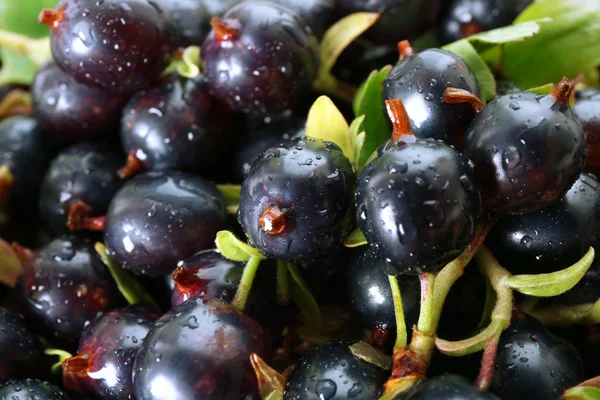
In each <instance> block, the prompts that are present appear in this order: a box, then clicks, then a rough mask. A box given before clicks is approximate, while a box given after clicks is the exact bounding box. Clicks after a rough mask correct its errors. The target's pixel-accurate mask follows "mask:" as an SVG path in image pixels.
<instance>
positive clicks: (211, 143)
mask: <svg viewBox="0 0 600 400" xmlns="http://www.w3.org/2000/svg"><path fill="white" fill-rule="evenodd" d="M233 118H234V117H233V115H232V113H231V112H230V111H229V108H228V107H227V106H225V105H224V104H223V103H221V102H219V101H217V100H215V99H214V98H213V97H211V96H210V95H209V94H208V93H207V89H206V85H205V83H204V81H203V79H202V77H199V78H197V79H190V80H187V82H184V83H182V82H181V81H180V80H179V78H178V77H176V76H171V77H169V78H167V79H165V80H163V82H161V83H160V84H159V85H157V86H155V87H153V88H151V89H147V90H144V91H141V92H139V93H137V94H136V95H135V96H134V97H133V98H132V99H131V101H130V102H129V103H128V104H127V106H126V107H125V109H124V110H123V119H122V122H121V143H122V145H123V148H124V149H125V152H126V153H128V154H133V155H135V156H136V157H137V158H138V159H139V160H140V161H141V163H142V164H143V166H144V169H146V170H148V171H163V170H183V171H189V172H195V173H199V174H200V175H201V176H207V175H211V173H212V174H213V175H214V174H215V172H214V171H215V169H218V168H215V166H217V165H219V164H221V163H223V164H226V162H225V161H224V159H225V157H227V155H228V152H230V151H231V150H230V149H229V148H228V146H227V145H228V144H230V143H231V142H232V135H233V133H234V132H232V126H233Z"/></svg>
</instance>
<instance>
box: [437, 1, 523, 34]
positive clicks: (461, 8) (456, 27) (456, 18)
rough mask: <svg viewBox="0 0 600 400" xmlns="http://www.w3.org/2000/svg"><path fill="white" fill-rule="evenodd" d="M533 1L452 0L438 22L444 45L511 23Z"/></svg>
mask: <svg viewBox="0 0 600 400" xmlns="http://www.w3.org/2000/svg"><path fill="white" fill-rule="evenodd" d="M532 2H533V0H451V1H450V2H449V4H448V5H447V6H446V7H445V10H444V12H443V16H442V18H441V21H440V22H439V23H438V37H439V39H440V41H441V43H442V44H447V43H451V42H454V41H457V40H460V39H462V38H465V37H468V36H471V35H474V34H477V33H480V32H485V31H489V30H492V29H496V28H501V27H503V26H507V25H510V24H512V22H513V21H514V20H515V18H517V16H518V15H519V14H520V13H521V11H523V10H524V9H525V8H526V7H527V6H528V5H529V4H531V3H532Z"/></svg>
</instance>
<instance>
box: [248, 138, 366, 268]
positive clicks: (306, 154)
mask: <svg viewBox="0 0 600 400" xmlns="http://www.w3.org/2000/svg"><path fill="white" fill-rule="evenodd" d="M354 179H355V174H354V170H353V167H352V165H351V164H350V162H349V161H348V159H347V158H346V157H345V156H344V154H343V153H342V151H341V150H340V148H339V147H338V146H337V145H335V144H333V143H329V142H323V141H322V140H320V139H312V138H306V137H301V138H297V139H293V140H289V141H286V142H284V143H282V144H280V145H278V146H275V147H272V148H270V149H269V150H267V151H265V152H264V153H263V154H262V155H261V156H260V157H259V158H258V159H257V160H256V161H255V162H254V164H252V167H251V168H250V170H249V171H248V173H247V174H246V178H245V180H244V183H243V185H242V192H241V195H240V208H239V212H238V218H239V222H240V224H241V225H242V228H243V230H244V232H245V233H246V236H247V237H248V240H249V242H250V243H251V244H252V245H253V246H255V247H256V248H257V249H259V250H260V251H261V252H262V253H264V254H265V255H267V256H269V257H272V258H275V259H278V260H287V261H302V260H305V261H306V260H310V259H313V258H316V257H319V256H322V255H325V254H326V253H327V252H330V251H332V250H335V249H337V248H339V247H340V246H341V244H342V236H343V233H344V231H345V228H346V226H345V222H346V218H345V217H346V215H347V213H348V210H349V208H350V205H351V201H352V200H351V198H352V192H353V190H354Z"/></svg>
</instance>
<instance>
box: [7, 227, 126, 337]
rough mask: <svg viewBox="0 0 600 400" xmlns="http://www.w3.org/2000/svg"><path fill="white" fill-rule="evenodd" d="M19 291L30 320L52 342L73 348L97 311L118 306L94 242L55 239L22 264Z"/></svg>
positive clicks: (109, 279)
mask: <svg viewBox="0 0 600 400" xmlns="http://www.w3.org/2000/svg"><path fill="white" fill-rule="evenodd" d="M17 288H18V290H19V291H20V293H21V296H22V297H23V303H24V304H23V307H24V309H25V313H26V315H27V316H28V318H31V320H32V321H34V322H36V323H38V324H39V325H40V327H41V328H43V331H44V333H45V334H46V335H48V336H49V337H50V338H52V340H56V341H57V342H59V343H65V344H67V345H72V344H76V343H77V341H78V340H79V336H80V335H81V331H82V330H83V328H84V327H85V326H86V325H87V324H89V322H90V321H91V320H92V319H93V318H94V317H95V316H96V314H97V313H99V312H103V311H108V310H111V309H113V308H114V307H115V306H116V305H118V303H119V301H120V296H119V292H118V290H117V287H116V286H115V283H114V281H113V279H112V277H111V275H110V273H109V272H108V269H107V268H106V266H105V265H104V264H103V263H102V260H100V257H99V256H98V255H97V254H96V251H95V250H94V246H93V244H92V243H91V242H90V241H88V240H86V239H81V238H78V237H76V236H64V237H62V238H59V239H55V240H53V241H52V242H50V243H49V244H48V245H47V246H45V247H43V248H41V249H40V250H39V251H37V252H36V253H35V255H34V256H33V257H32V258H31V259H30V260H29V261H28V262H26V263H25V264H24V265H23V273H22V275H21V277H20V278H19V282H18V284H17Z"/></svg>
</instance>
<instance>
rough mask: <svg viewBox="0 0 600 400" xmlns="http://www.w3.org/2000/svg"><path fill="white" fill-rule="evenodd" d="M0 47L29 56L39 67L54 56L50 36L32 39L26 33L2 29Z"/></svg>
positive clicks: (0, 30)
mask: <svg viewBox="0 0 600 400" xmlns="http://www.w3.org/2000/svg"><path fill="white" fill-rule="evenodd" d="M0 47H2V48H6V49H10V50H14V51H16V52H17V53H20V54H23V55H25V56H27V58H28V59H29V60H30V61H31V62H32V63H34V64H35V65H36V66H38V67H40V66H42V65H43V64H44V63H45V62H46V61H48V60H49V59H50V58H51V57H52V52H51V50H50V38H42V39H31V38H30V37H28V36H25V35H20V34H18V33H14V32H9V31H6V30H3V29H0Z"/></svg>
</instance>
